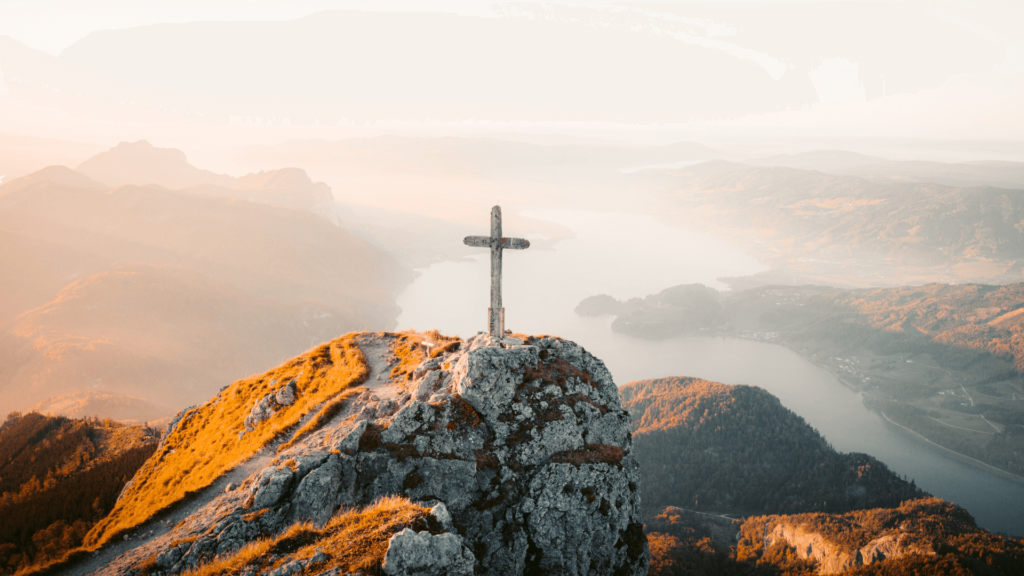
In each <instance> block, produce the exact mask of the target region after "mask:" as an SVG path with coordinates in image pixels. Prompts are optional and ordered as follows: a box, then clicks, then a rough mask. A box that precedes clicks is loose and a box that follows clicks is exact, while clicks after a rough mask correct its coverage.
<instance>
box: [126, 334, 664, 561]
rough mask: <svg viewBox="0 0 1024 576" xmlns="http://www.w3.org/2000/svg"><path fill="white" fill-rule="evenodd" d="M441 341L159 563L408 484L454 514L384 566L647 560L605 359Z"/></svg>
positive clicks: (194, 521)
mask: <svg viewBox="0 0 1024 576" xmlns="http://www.w3.org/2000/svg"><path fill="white" fill-rule="evenodd" d="M447 348H448V349H449V350H450V351H448V352H445V353H442V354H441V355H438V356H436V357H434V358H432V359H429V360H427V361H426V362H423V363H422V364H421V365H420V366H418V367H416V368H415V369H413V370H410V371H408V373H409V374H410V379H408V380H406V381H403V382H400V383H394V382H391V383H385V384H384V385H380V386H376V387H372V386H371V387H370V388H369V389H368V390H366V391H365V392H363V393H361V394H360V395H358V396H356V397H354V398H352V399H351V400H349V401H348V402H347V404H346V405H345V406H344V408H343V409H342V410H341V411H340V412H339V413H338V414H337V415H336V416H334V417H333V418H332V419H330V420H329V421H328V422H327V423H326V424H325V425H324V426H323V427H321V428H320V429H318V430H316V431H315V432H313V433H311V434H308V435H306V436H304V437H303V438H301V439H298V440H295V441H293V442H292V443H291V445H290V446H289V447H288V448H287V449H286V450H284V451H282V452H281V453H280V454H277V455H276V458H274V459H273V460H270V459H269V458H266V457H264V459H263V462H266V463H265V464H264V465H262V466H259V467H257V468H254V469H253V471H252V473H251V474H250V475H249V476H248V477H247V479H245V480H243V481H241V482H240V483H239V485H238V486H237V487H236V486H231V487H230V488H231V489H229V490H227V491H221V492H219V493H218V495H217V496H216V497H215V498H213V499H211V500H210V501H209V502H207V503H205V504H204V505H203V506H201V507H200V509H199V510H197V511H196V512H194V513H192V514H191V515H190V516H188V518H186V519H185V521H183V522H182V523H180V524H179V525H178V526H177V527H176V528H175V529H173V530H171V531H169V532H168V533H167V534H165V535H163V536H161V537H159V538H156V539H154V540H153V541H152V542H151V543H149V544H147V545H146V546H147V547H149V548H152V550H153V551H156V552H160V554H159V555H158V556H157V558H156V561H155V564H156V566H157V567H158V568H159V571H160V572H162V573H165V574H178V573H181V572H183V571H185V570H188V569H191V568H194V567H197V566H201V565H202V564H204V563H206V562H209V561H210V560H212V559H213V558H215V557H217V556H222V557H223V556H224V555H225V554H230V553H232V552H233V551H237V550H239V549H241V548H242V547H243V546H245V545H246V544H247V543H249V542H251V541H253V540H256V539H258V538H261V537H267V536H268V535H274V534H280V533H281V532H282V531H283V530H285V529H286V528H288V527H289V526H291V525H293V524H295V523H296V522H301V521H312V522H314V523H315V524H317V525H323V524H324V523H325V522H327V521H328V520H329V519H330V518H331V517H332V516H333V515H334V514H335V512H337V511H338V510H341V509H347V508H349V507H354V506H364V505H367V504H369V503H372V502H374V501H376V500H377V499H379V498H381V497H383V496H388V495H404V496H406V497H408V498H409V499H411V500H413V501H414V502H423V503H424V504H425V505H427V506H428V507H433V509H434V510H435V511H437V510H439V511H440V514H441V516H443V518H442V520H443V521H442V522H440V524H439V525H443V526H446V528H442V529H439V530H434V531H433V532H434V533H431V532H425V531H419V532H417V531H414V530H411V529H406V530H405V531H402V532H400V533H397V534H395V535H394V536H393V537H392V539H391V542H390V546H391V548H390V549H389V550H388V552H387V556H386V558H385V563H384V570H385V572H386V573H388V574H404V573H417V574H433V573H437V574H444V573H453V574H454V573H458V574H461V573H466V574H470V573H474V571H475V573H477V574H481V573H482V574H493V575H503V576H504V575H509V576H511V575H517V576H518V575H520V574H524V573H525V574H566V575H580V576H582V575H600V574H607V575H612V574H614V575H621V576H625V575H642V574H646V572H647V565H648V557H649V553H648V548H647V540H646V537H645V536H644V534H643V526H642V524H641V522H640V515H639V509H640V497H639V494H640V492H639V482H640V478H639V469H638V466H637V463H636V461H635V460H634V458H633V455H632V452H631V449H632V439H631V436H630V432H629V423H630V420H629V414H628V412H627V411H626V410H624V409H623V407H622V404H621V402H620V399H619V394H618V390H617V388H616V386H615V383H614V382H613V381H612V377H611V374H610V373H609V372H608V370H607V369H606V368H605V366H604V364H603V363H602V362H601V361H600V360H598V359H596V358H594V357H593V356H592V355H590V354H589V353H587V352H586V350H584V349H583V348H582V347H580V346H578V345H577V344H574V343H572V342H569V341H566V340H563V339H560V338H551V337H544V338H527V339H525V340H524V339H513V338H506V339H504V340H498V339H494V338H492V337H491V336H489V335H486V334H481V335H478V336H476V337H474V338H472V339H470V340H468V341H466V342H464V343H462V345H461V347H458V348H457V349H455V350H451V349H452V348H456V347H455V346H449V347H447ZM364 352H367V355H368V356H370V354H371V353H372V354H378V355H381V358H382V359H384V360H387V363H388V365H389V366H390V365H392V364H393V363H395V362H398V359H396V358H395V357H393V356H390V357H387V358H384V356H387V351H386V350H385V352H379V351H368V350H366V349H364ZM370 381H371V382H373V377H371V380H370ZM262 400H263V399H261V398H255V399H253V402H254V404H255V405H258V403H259V402H260V401H262ZM285 400H286V399H285ZM275 401H277V402H280V401H281V399H279V398H276V397H275ZM259 461H260V460H259V459H258V458H257V459H254V460H253V461H250V464H249V465H250V466H251V465H252V462H259ZM174 542H178V543H181V544H177V545H173V546H172V545H171V544H172V543H174ZM144 556H146V554H145V552H141V553H140V552H137V553H136V554H135V556H134V557H137V558H143V557H144ZM138 565H139V564H136V565H132V564H131V563H125V562H121V563H119V564H118V565H117V566H119V567H118V568H111V569H108V572H116V573H127V572H130V571H132V570H133V569H135V570H136V573H138V571H137V568H138ZM315 566H316V564H315V563H313V564H310V563H307V564H306V568H305V572H304V573H318V572H317V571H316V569H315Z"/></svg>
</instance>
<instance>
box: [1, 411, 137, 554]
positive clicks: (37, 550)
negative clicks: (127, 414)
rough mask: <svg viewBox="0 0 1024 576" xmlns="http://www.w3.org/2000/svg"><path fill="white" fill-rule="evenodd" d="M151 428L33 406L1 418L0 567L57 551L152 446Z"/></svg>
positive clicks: (92, 518) (101, 511)
mask: <svg viewBox="0 0 1024 576" xmlns="http://www.w3.org/2000/svg"><path fill="white" fill-rule="evenodd" d="M156 441H157V435H156V432H155V431H154V430H152V429H149V428H143V427H141V426H131V427H128V426H123V425H121V424H118V423H116V422H113V421H111V420H109V419H108V420H102V421H101V420H96V419H89V418H86V419H82V420H70V419H68V418H62V417H56V418H55V417H50V416H42V415H40V414H38V413H35V412H33V413H29V414H25V415H21V414H19V413H17V412H15V413H12V414H10V415H8V416H7V420H6V421H5V422H4V424H3V425H2V426H0V518H3V522H0V574H6V573H11V572H14V571H15V570H17V569H18V568H22V567H25V566H28V565H31V564H34V563H41V562H46V561H52V560H56V559H59V558H61V556H63V554H64V552H65V551H67V550H69V549H71V548H74V547H76V546H78V545H80V544H81V542H82V538H83V537H84V536H85V534H86V533H87V532H88V531H89V529H90V528H91V527H92V526H93V524H95V523H96V522H97V521H98V520H99V519H101V518H103V516H105V515H106V514H107V513H108V512H109V511H110V509H111V508H113V506H114V502H115V500H116V499H117V495H118V494H119V493H120V492H121V489H122V488H123V487H124V485H125V482H127V481H128V480H129V479H130V478H131V477H132V476H133V475H134V474H135V471H136V470H137V469H138V468H139V466H141V465H142V463H143V462H145V460H146V458H148V457H149V456H150V454H152V453H153V451H154V450H155V449H156Z"/></svg>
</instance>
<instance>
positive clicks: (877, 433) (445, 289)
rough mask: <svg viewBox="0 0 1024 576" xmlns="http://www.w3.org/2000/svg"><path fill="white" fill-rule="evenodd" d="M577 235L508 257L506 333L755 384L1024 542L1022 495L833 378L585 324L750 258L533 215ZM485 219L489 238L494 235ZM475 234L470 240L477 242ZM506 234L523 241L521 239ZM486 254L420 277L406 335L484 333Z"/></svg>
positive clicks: (748, 268)
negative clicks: (600, 310) (602, 297)
mask: <svg viewBox="0 0 1024 576" xmlns="http://www.w3.org/2000/svg"><path fill="white" fill-rule="evenodd" d="M525 215H526V216H529V217H531V218H538V219H544V220H551V221H554V222H557V223H559V224H562V225H564V226H566V227H568V228H570V229H571V230H573V232H574V233H575V234H576V238H574V239H572V240H566V241H562V242H559V243H558V244H557V245H556V246H555V247H554V249H549V250H534V249H529V250H525V251H513V250H506V251H505V253H504V267H505V268H504V276H505V284H504V287H503V295H504V306H505V309H506V310H505V321H506V328H509V329H511V330H512V331H514V332H523V333H527V334H553V335H558V336H561V337H564V338H568V339H570V340H573V341H575V342H578V343H579V344H581V345H583V346H584V347H586V348H587V350H588V351H589V352H591V353H592V354H594V355H595V356H597V357H598V358H601V359H602V360H603V361H604V362H605V364H606V365H607V366H608V369H609V370H610V371H611V373H612V375H613V376H614V378H615V381H616V382H617V383H619V384H624V383H626V382H631V381H634V380H641V379H646V378H658V377H662V376H697V377H701V378H706V379H708V380H715V381H718V382H723V383H726V384H752V385H755V386H760V387H761V388H764V389H766V390H768V391H769V392H771V393H772V394H774V395H775V396H777V397H778V398H779V399H780V400H781V401H782V404H783V405H785V406H786V407H787V408H789V409H790V410H792V411H793V412H796V413H797V414H799V415H800V416H802V417H803V418H804V419H805V420H806V421H807V422H808V423H809V424H810V425H811V426H813V427H815V428H816V429H817V430H818V432H820V433H821V434H822V435H823V436H824V437H825V439H826V440H828V442H830V443H831V444H832V446H833V447H834V448H835V449H836V450H839V451H841V452H864V453H867V454H870V455H872V456H874V457H876V458H878V459H879V460H881V461H882V462H884V463H885V464H886V465H887V466H889V468H890V469H892V470H893V471H894V472H896V473H897V474H900V475H901V476H903V475H905V476H907V477H908V478H912V479H914V480H915V481H916V482H917V484H918V486H920V487H921V488H923V489H924V490H926V491H928V492H930V493H932V494H934V495H936V496H938V497H940V498H943V499H946V500H949V501H951V502H956V503H957V504H959V505H961V506H963V507H964V508H966V509H967V510H968V511H969V512H970V513H971V514H972V515H973V516H974V517H975V518H976V519H977V521H978V524H979V525H981V526H982V527H984V528H987V529H989V530H993V531H1002V532H1007V533H1010V534H1015V535H1018V536H1024V484H1019V483H1016V482H1013V481H1011V480H1006V479H1003V478H1000V477H998V476H994V475H992V474H990V473H988V472H985V471H984V470H981V469H979V468H975V467H973V466H970V465H968V464H965V463H962V462H960V461H958V460H954V459H952V458H950V457H948V456H946V455H945V454H943V453H942V452H940V451H938V450H936V449H934V448H933V447H930V446H929V445H927V444H926V443H924V442H922V441H920V440H917V439H914V438H912V437H910V436H908V435H906V434H905V433H903V432H901V431H899V430H898V429H896V428H895V427H894V426H892V425H890V424H889V423H887V422H885V421H884V420H883V419H882V417H881V416H879V415H878V414H876V413H874V412H871V411H870V410H868V409H867V408H865V407H864V405H863V404H862V403H861V397H860V395H859V394H858V393H856V392H853V391H851V390H850V389H848V388H846V387H845V386H843V385H842V384H840V383H839V381H838V380H836V379H835V377H833V376H832V374H831V373H829V372H828V371H826V370H824V369H823V368H820V367H818V366H815V365H814V364H811V363H810V362H808V361H806V360H804V359H803V358H801V357H800V356H799V355H797V354H796V353H795V352H792V351H791V350H789V349H787V348H784V347H782V346H777V345H774V344H765V343H762V342H755V341H750V340H741V339H735V338H702V337H689V336H686V337H677V338H671V339H668V340H660V341H652V340H643V339H638V338H634V337H630V336H625V335H621V334H616V333H614V332H612V331H611V328H610V324H611V320H612V319H611V318H610V317H602V318H581V317H579V316H577V315H576V314H575V313H574V312H573V308H574V307H575V306H576V305H577V304H578V303H579V301H580V300H582V299H583V298H585V297H587V296H592V295H595V294H602V293H603V294H610V295H612V296H614V297H616V298H619V299H625V298H631V297H642V296H646V295H647V294H650V293H654V292H658V291H660V290H663V289H665V288H668V287H669V286H674V285H677V284H686V283H694V282H700V283H703V284H707V285H710V286H714V287H716V288H720V289H721V288H724V286H723V285H722V284H721V283H719V282H717V280H716V278H719V277H723V276H740V275H745V274H752V273H755V272H759V271H761V270H764V269H765V268H764V266H762V265H760V264H759V263H758V262H757V261H756V260H754V259H753V258H750V257H749V256H747V255H746V254H745V253H744V252H743V250H742V249H741V248H739V247H737V246H734V245H731V244H729V243H727V242H724V241H721V240H718V239H716V238H712V237H710V236H707V235H705V234H700V233H696V232H692V231H689V230H684V229H680V228H675V227H672V226H667V225H665V224H662V223H660V222H658V221H656V220H654V219H652V218H650V217H646V216H640V215H632V214H607V213H592V212H554V211H552V212H527V213H525ZM487 224H488V222H487V215H486V214H484V215H482V218H481V230H480V231H478V232H473V233H478V234H485V235H486V234H487ZM470 232H472V231H470ZM505 234H508V235H515V231H514V230H506V231H505ZM489 270H490V263H489V254H488V251H487V250H485V249H480V248H469V247H466V258H465V259H464V260H461V261H458V262H441V263H437V264H434V265H432V266H430V267H428V268H426V269H423V270H420V271H419V272H420V276H419V277H418V278H417V279H416V280H415V281H414V282H413V283H412V284H411V285H410V286H408V287H407V288H406V290H405V291H404V292H403V293H402V294H401V295H400V296H399V298H398V305H399V306H401V307H402V314H401V315H400V316H399V319H398V323H399V328H400V329H406V328H416V329H418V330H429V329H435V328H436V329H438V330H440V331H441V332H444V333H447V334H458V335H460V336H463V337H465V336H470V335H472V334H475V333H476V332H478V331H480V330H483V329H485V327H486V325H487V324H486V323H487V307H488V304H489V281H490V276H489Z"/></svg>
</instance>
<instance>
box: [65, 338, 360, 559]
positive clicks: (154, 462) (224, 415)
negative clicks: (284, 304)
mask: <svg viewBox="0 0 1024 576" xmlns="http://www.w3.org/2000/svg"><path fill="white" fill-rule="evenodd" d="M354 338H355V335H354V334H348V335H346V336H343V337H341V338H338V339H336V340H334V341H331V342H328V343H326V344H323V345H321V346H318V347H316V348H314V349H313V350H311V351H309V352H307V353H306V354H303V355H301V356H298V357H297V358H294V359H292V360H290V361H289V362H287V363H285V364H284V365H282V366H280V367H278V368H275V369H273V370H271V371H269V372H267V373H265V374H262V375H258V376H252V377H250V378H246V379H244V380H239V381H237V382H235V383H234V384H232V385H231V386H228V387H227V388H225V389H224V390H223V391H222V392H221V393H220V394H218V395H217V396H216V397H214V398H213V399H212V400H210V401H209V402H207V403H206V404H204V405H202V406H200V407H198V408H194V409H192V410H190V411H189V412H187V413H186V414H185V415H184V417H183V418H182V419H181V421H180V422H179V423H178V424H177V426H176V427H175V428H174V430H173V431H172V432H171V434H170V435H169V436H168V437H167V439H166V441H165V443H164V445H163V446H162V447H161V448H160V449H159V450H158V451H157V452H156V454H154V455H153V456H152V457H151V458H150V459H149V460H148V461H147V462H146V464H145V465H143V467H142V468H141V469H140V470H139V472H138V473H137V474H136V476H135V478H134V482H133V484H132V485H131V487H130V488H129V489H128V491H127V492H126V493H125V494H124V496H123V497H122V498H121V500H120V501H119V502H118V503H117V505H116V506H115V507H114V510H113V511H112V512H111V513H110V515H109V516H107V517H106V518H105V519H104V520H103V521H102V522H100V523H99V524H98V525H97V526H96V527H95V528H93V530H92V531H91V532H90V533H89V534H88V536H87V537H86V539H85V546H86V547H88V548H90V549H95V548H98V547H99V546H101V545H102V544H103V543H105V542H107V541H109V540H110V539H111V538H113V537H114V536H116V535H117V534H118V533H120V532H121V531H123V530H128V529H130V528H132V527H135V526H138V525H139V524H141V523H142V522H144V521H145V520H147V519H148V518H150V517H151V516H152V515H153V514H155V513H156V512H158V511H160V510H162V509H164V508H166V507H167V506H170V505H171V504H174V503H175V502H177V501H179V500H181V499H182V498H184V497H185V496H187V495H188V494H190V493H193V492H195V491H197V490H200V489H202V488H205V487H206V486H209V485H210V484H211V483H212V482H213V481H214V480H216V479H217V478H218V477H220V476H221V475H222V474H224V473H225V472H226V471H228V470H230V469H231V468H233V467H235V466H236V465H238V464H240V463H242V462H244V461H245V460H247V459H248V458H250V457H251V456H252V455H253V454H255V453H256V452H257V451H258V450H260V449H261V448H263V447H264V446H266V445H267V443H269V442H270V441H271V440H273V439H274V438H275V437H277V436H278V435H279V434H280V433H281V432H283V431H284V430H286V429H288V428H290V427H292V426H294V425H295V424H297V423H298V422H299V421H300V420H301V418H302V417H303V416H305V415H306V414H307V413H309V412H310V411H312V410H313V409H314V408H315V407H317V406H318V405H320V404H321V403H323V402H325V401H327V400H329V399H331V398H332V397H334V396H335V395H337V394H338V393H340V392H342V391H344V390H345V389H347V388H351V387H354V386H357V385H359V384H360V383H362V382H363V380H365V379H366V377H367V376H368V375H369V367H368V364H367V361H366V358H365V357H364V356H363V353H362V352H361V351H360V349H359V348H358V347H357V346H356V344H355V340H354ZM292 380H294V381H295V384H296V387H297V389H298V392H297V394H296V400H295V402H294V403H293V404H292V405H291V406H287V407H284V408H282V409H280V410H278V411H277V412H276V413H275V414H273V415H272V416H271V417H270V418H269V419H268V420H266V421H264V422H262V423H261V424H260V425H258V426H256V429H255V430H253V431H252V432H249V433H246V434H244V435H243V436H241V438H239V434H240V433H242V432H243V431H244V430H245V427H244V424H243V422H244V420H245V417H246V416H247V415H248V414H249V412H250V411H251V409H252V406H253V404H254V403H255V402H256V401H258V400H259V399H260V398H262V397H263V396H265V395H266V394H268V393H270V392H271V391H272V390H277V389H279V388H280V387H281V386H282V385H284V384H285V383H287V382H289V381H292Z"/></svg>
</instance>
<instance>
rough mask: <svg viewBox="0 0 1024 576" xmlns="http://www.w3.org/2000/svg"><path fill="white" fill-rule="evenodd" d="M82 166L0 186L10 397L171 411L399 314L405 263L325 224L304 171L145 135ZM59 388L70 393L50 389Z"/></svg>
mask: <svg viewBox="0 0 1024 576" xmlns="http://www.w3.org/2000/svg"><path fill="white" fill-rule="evenodd" d="M79 168H81V170H82V171H83V172H85V173H87V174H89V176H87V175H86V174H83V173H82V172H77V171H73V170H71V169H68V168H65V167H60V166H55V167H50V168H46V169H44V170H41V171H39V172H36V173H34V174H31V175H29V176H25V177H22V178H19V179H16V180H13V181H11V182H8V183H7V184H5V185H4V186H3V187H0V237H2V239H3V251H2V252H0V259H2V262H0V266H2V267H3V269H4V270H5V274H4V275H3V278H2V280H0V282H2V284H3V286H2V290H3V293H4V294H5V296H6V297H5V299H4V301H3V304H2V307H0V327H2V329H3V332H2V334H0V340H2V341H3V345H2V346H0V350H2V352H0V354H3V356H4V361H3V362H2V363H0V364H2V366H3V368H0V398H2V403H3V405H4V406H5V407H7V408H9V409H12V410H13V409H22V410H24V409H27V408H30V407H32V406H33V405H35V404H36V403H39V402H45V404H43V406H49V407H55V406H65V409H64V410H61V411H62V412H70V413H72V414H82V413H84V414H91V413H92V412H90V411H89V410H90V405H91V404H92V403H93V402H95V403H96V404H95V408H96V409H99V407H100V406H105V407H106V409H110V408H112V407H114V406H119V408H117V413H118V415H119V416H121V417H128V415H127V414H125V409H124V408H125V406H135V409H136V410H137V412H136V413H135V416H134V417H136V418H140V419H148V418H153V417H154V416H155V415H156V414H159V415H164V416H166V415H170V414H172V413H173V412H174V411H177V410H178V409H180V408H182V407H183V406H185V405H187V404H188V403H190V402H195V401H197V400H199V399H201V398H205V397H207V396H208V395H209V393H210V392H211V391H212V390H215V389H216V388H217V387H220V386H223V385H225V384H226V383H228V382H231V381H232V380H234V379H237V378H239V377H241V376H244V375H245V374H248V373H251V372H252V371H255V370H259V369H262V368H265V367H266V366H268V365H271V364H273V363H275V362H277V361H279V360H281V359H283V358H286V357H288V356H289V355H292V354H295V353H296V352H298V351H301V350H303V349H305V348H307V347H309V346H311V345H313V344H316V343H317V342H320V341H322V340H325V339H328V338H330V337H331V336H333V335H336V334H339V333H343V332H346V331H349V330H353V329H357V328H377V327H379V328H387V327H389V326H392V325H393V323H394V321H395V317H396V315H397V308H396V306H395V304H394V299H395V295H396V294H397V291H398V290H399V289H400V287H401V286H402V285H404V283H405V282H406V281H407V280H408V279H409V278H410V276H409V273H408V272H407V271H406V270H405V269H403V268H402V267H400V266H399V265H398V264H397V263H396V262H395V261H394V260H393V259H392V258H391V257H390V256H388V255H387V254H385V253H384V252H382V251H380V250H379V249H377V248H374V247H373V246H371V245H369V244H367V243H366V242H364V241H363V240H360V239H359V238H357V237H355V236H353V235H351V234H349V233H348V232H346V231H345V230H343V229H341V228H339V227H338V226H337V225H336V222H337V220H336V218H335V219H334V222H335V223H332V222H331V221H329V219H328V216H334V203H333V201H332V200H328V199H329V198H331V195H330V189H329V188H327V186H326V185H324V184H322V183H319V184H314V183H313V182H312V181H311V180H310V179H309V178H308V177H307V176H306V175H305V173H304V172H302V171H301V170H298V169H292V170H279V171H273V172H264V173H256V174H250V175H248V176H245V177H242V178H238V179H235V178H230V177H227V176H221V175H217V174H213V173H211V172H206V171H202V170H198V169H195V168H193V167H191V166H189V165H188V164H187V162H186V161H185V157H184V155H183V154H181V153H180V152H178V151H176V150H160V149H156V148H153V147H151V146H149V145H148V144H146V143H144V142H143V143H136V144H121V145H119V146H118V147H115V148H114V149H112V150H110V151H109V152H106V153H102V154H100V155H98V156H95V157H93V158H91V159H89V160H87V161H86V162H84V163H83V164H82V165H81V166H80V167H79ZM147 174H150V176H148V177H147ZM90 176H92V177H93V178H90ZM94 178H95V179H94ZM97 180H99V181H97ZM147 180H149V182H147ZM204 180H205V181H204ZM101 182H103V183H101ZM126 182H127V184H125V183H126ZM150 182H155V183H150ZM122 184H123V185H122ZM159 184H164V185H166V186H179V187H182V186H183V188H180V189H178V190H170V189H168V188H165V187H163V186H161V185H159ZM108 185H112V186H113V187H110V186H108ZM252 200H256V201H255V202H254V201H252ZM318 203H319V204H318ZM321 208H324V210H321ZM328 210H329V211H328ZM83 393H87V394H88V396H86V397H82V396H81V394H83ZM68 394H79V396H75V397H73V398H74V399H73V401H72V402H71V403H70V404H69V403H68V400H69V399H64V400H60V399H54V400H51V398H52V397H55V396H64V395H68ZM111 395H114V397H119V396H118V395H124V396H128V397H131V398H121V399H120V400H118V401H117V402H114V399H113V398H112V396H111ZM139 401H142V403H140V402H139ZM83 403H84V405H83ZM146 403H148V404H146ZM147 406H148V407H147ZM104 412H105V413H104V415H107V414H109V413H107V412H106V410H104Z"/></svg>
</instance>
